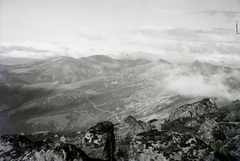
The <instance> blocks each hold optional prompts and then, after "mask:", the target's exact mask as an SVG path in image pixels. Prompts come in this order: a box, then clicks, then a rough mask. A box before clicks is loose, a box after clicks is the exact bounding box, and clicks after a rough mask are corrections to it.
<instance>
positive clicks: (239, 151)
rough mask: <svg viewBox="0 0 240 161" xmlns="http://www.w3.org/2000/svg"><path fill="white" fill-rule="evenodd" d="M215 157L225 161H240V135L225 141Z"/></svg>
mask: <svg viewBox="0 0 240 161" xmlns="http://www.w3.org/2000/svg"><path fill="white" fill-rule="evenodd" d="M215 157H216V158H218V159H219V160H223V161H239V160H240V135H236V136H235V137H233V138H230V139H227V140H226V141H224V142H223V143H222V144H221V145H220V146H219V148H218V149H217V150H216V152H215Z"/></svg>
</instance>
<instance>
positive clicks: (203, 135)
mask: <svg viewBox="0 0 240 161" xmlns="http://www.w3.org/2000/svg"><path fill="white" fill-rule="evenodd" d="M197 136H198V137H199V138H200V139H201V140H202V141H204V142H205V143H206V144H208V145H210V146H212V148H214V149H215V147H216V144H217V142H219V143H221V142H222V141H223V140H225V139H226V136H225V134H224V133H223V130H222V129H221V128H220V127H219V125H218V123H217V122H216V121H215V120H214V119H210V120H205V121H204V122H203V123H202V125H201V126H200V128H199V130H198V132H197Z"/></svg>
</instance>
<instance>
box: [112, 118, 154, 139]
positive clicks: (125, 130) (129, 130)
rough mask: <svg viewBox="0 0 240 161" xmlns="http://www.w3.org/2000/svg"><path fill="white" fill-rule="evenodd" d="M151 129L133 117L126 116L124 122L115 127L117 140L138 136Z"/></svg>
mask: <svg viewBox="0 0 240 161" xmlns="http://www.w3.org/2000/svg"><path fill="white" fill-rule="evenodd" d="M150 129H151V127H150V125H149V124H148V123H145V122H143V121H141V120H137V119H136V118H134V117H133V116H128V117H127V118H126V119H125V122H124V123H122V124H120V125H118V126H117V130H116V135H117V138H121V139H124V138H126V137H128V136H130V135H132V134H140V133H142V132H147V131H149V130H150Z"/></svg>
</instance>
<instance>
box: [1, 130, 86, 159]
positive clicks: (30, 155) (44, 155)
mask: <svg viewBox="0 0 240 161" xmlns="http://www.w3.org/2000/svg"><path fill="white" fill-rule="evenodd" d="M0 160H1V161H8V160H11V161H12V160H13V161H14V160H15V161H18V160H22V161H29V160H31V161H39V160H44V161H87V160H88V157H87V155H86V154H85V153H84V152H83V151H82V150H80V149H78V148H77V147H75V146H74V145H70V144H63V143H60V142H52V141H51V140H46V141H43V142H42V144H41V145H38V146H37V145H36V144H34V143H33V142H31V141H30V140H29V139H27V138H26V137H24V136H18V135H13V136H2V137H1V153H0Z"/></svg>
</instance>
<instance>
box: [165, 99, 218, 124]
mask: <svg viewBox="0 0 240 161" xmlns="http://www.w3.org/2000/svg"><path fill="white" fill-rule="evenodd" d="M216 109H217V105H216V103H215V102H214V101H213V100H212V99H203V100H202V101H199V102H196V103H193V104H186V105H183V106H181V107H179V108H177V109H176V110H175V111H173V112H172V113H171V114H170V115H169V120H170V121H174V120H177V119H180V120H181V119H184V118H200V117H201V116H203V115H205V114H209V113H211V112H214V111H216Z"/></svg>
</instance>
